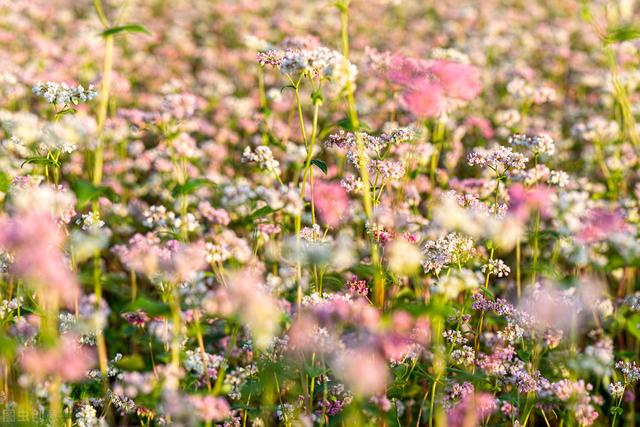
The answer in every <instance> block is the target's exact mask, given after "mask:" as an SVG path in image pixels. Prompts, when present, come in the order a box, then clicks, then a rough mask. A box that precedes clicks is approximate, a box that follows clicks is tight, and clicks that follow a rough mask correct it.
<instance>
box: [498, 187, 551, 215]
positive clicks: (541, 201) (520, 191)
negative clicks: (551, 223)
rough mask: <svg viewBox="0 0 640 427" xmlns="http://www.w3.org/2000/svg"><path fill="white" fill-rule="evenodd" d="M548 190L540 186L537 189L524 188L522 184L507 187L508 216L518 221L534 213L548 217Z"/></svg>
mask: <svg viewBox="0 0 640 427" xmlns="http://www.w3.org/2000/svg"><path fill="white" fill-rule="evenodd" d="M552 194H553V192H552V191H551V189H550V188H548V187H546V186H543V185H540V186H538V187H537V188H536V187H533V188H526V187H525V186H524V185H522V184H513V185H512V186H511V187H509V211H508V212H509V214H510V215H512V216H513V217H515V218H517V219H518V220H520V221H525V220H527V219H528V218H529V215H531V213H532V212H534V211H536V210H537V211H539V212H540V213H541V214H542V215H544V216H548V215H549V213H550V211H551V195H552Z"/></svg>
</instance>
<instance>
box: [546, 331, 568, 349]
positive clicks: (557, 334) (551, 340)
mask: <svg viewBox="0 0 640 427" xmlns="http://www.w3.org/2000/svg"><path fill="white" fill-rule="evenodd" d="M563 335H564V334H563V332H562V331H561V330H559V329H553V328H547V329H545V331H544V336H543V338H542V340H543V341H544V344H545V345H546V346H547V347H548V348H549V349H554V348H556V347H557V346H558V345H559V344H560V341H561V340H562V336H563Z"/></svg>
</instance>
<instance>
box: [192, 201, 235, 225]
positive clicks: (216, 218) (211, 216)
mask: <svg viewBox="0 0 640 427" xmlns="http://www.w3.org/2000/svg"><path fill="white" fill-rule="evenodd" d="M198 212H200V215H202V216H203V217H204V218H206V219H207V220H208V221H209V222H211V223H212V224H219V225H225V226H226V225H229V223H230V222H231V219H230V218H229V212H227V211H226V210H225V209H223V208H214V207H213V206H211V203H209V202H207V201H202V202H200V203H199V204H198Z"/></svg>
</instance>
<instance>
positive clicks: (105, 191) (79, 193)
mask: <svg viewBox="0 0 640 427" xmlns="http://www.w3.org/2000/svg"><path fill="white" fill-rule="evenodd" d="M73 191H74V192H75V193H76V198H77V199H78V207H79V208H80V209H82V208H84V207H85V206H87V205H88V204H89V203H90V202H92V201H94V200H97V199H99V198H100V197H106V198H108V199H109V200H111V201H117V200H118V199H119V197H118V195H117V194H116V193H115V192H114V191H113V189H111V188H110V187H104V186H95V185H93V184H92V183H90V182H89V181H85V180H82V179H80V180H78V181H76V183H75V186H74V188H73Z"/></svg>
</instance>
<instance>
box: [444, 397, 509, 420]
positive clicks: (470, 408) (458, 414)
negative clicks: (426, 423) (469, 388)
mask: <svg viewBox="0 0 640 427" xmlns="http://www.w3.org/2000/svg"><path fill="white" fill-rule="evenodd" d="M497 409H498V405H497V401H496V398H495V397H493V396H492V395H491V394H489V393H470V394H468V395H465V396H464V397H463V398H462V399H461V400H460V402H459V403H457V404H456V405H455V406H453V408H451V409H449V410H448V411H447V425H449V426H451V427H465V426H468V425H477V424H479V423H480V422H481V421H482V420H485V419H486V418H487V417H489V416H490V415H491V414H493V413H494V412H495V411H496V410H497Z"/></svg>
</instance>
